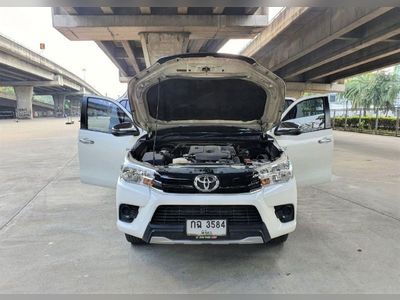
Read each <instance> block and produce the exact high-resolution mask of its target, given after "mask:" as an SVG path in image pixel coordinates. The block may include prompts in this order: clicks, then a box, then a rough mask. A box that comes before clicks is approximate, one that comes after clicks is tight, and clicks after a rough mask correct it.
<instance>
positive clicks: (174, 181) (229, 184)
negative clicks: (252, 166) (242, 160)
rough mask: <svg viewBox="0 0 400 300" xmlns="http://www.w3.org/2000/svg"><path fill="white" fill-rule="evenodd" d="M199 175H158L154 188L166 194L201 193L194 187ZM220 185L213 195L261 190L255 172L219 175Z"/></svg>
mask: <svg viewBox="0 0 400 300" xmlns="http://www.w3.org/2000/svg"><path fill="white" fill-rule="evenodd" d="M197 175H198V174H197V173H196V174H178V173H176V174H172V173H168V174H156V175H155V178H154V185H153V187H154V188H156V189H159V190H162V191H164V192H166V193H190V194H192V193H201V192H200V191H198V190H197V189H196V188H195V187H194V184H193V182H194V178H195V177H196V176H197ZM217 177H218V179H219V181H220V185H219V187H218V188H217V189H216V190H215V191H213V192H212V193H229V194H233V193H249V192H252V191H255V190H257V189H259V188H261V184H260V180H259V179H258V177H257V176H254V173H253V171H251V172H250V171H247V172H243V173H242V174H240V173H231V174H229V173H226V174H218V175H217Z"/></svg>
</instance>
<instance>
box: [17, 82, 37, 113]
mask: <svg viewBox="0 0 400 300" xmlns="http://www.w3.org/2000/svg"><path fill="white" fill-rule="evenodd" d="M14 92H15V95H16V98H17V111H16V116H17V118H18V119H32V97H33V86H15V87H14Z"/></svg>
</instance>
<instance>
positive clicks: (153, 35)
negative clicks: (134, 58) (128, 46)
mask: <svg viewBox="0 0 400 300" xmlns="http://www.w3.org/2000/svg"><path fill="white" fill-rule="evenodd" d="M140 40H141V43H142V48H143V54H144V59H145V61H146V67H149V66H151V65H152V64H154V63H155V62H156V61H157V60H158V59H159V58H160V57H164V56H169V55H174V54H180V53H185V52H186V50H187V47H188V43H189V33H188V32H168V33H165V32H143V33H140Z"/></svg>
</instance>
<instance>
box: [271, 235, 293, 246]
mask: <svg viewBox="0 0 400 300" xmlns="http://www.w3.org/2000/svg"><path fill="white" fill-rule="evenodd" d="M288 236H289V234H285V235H281V236H278V237H276V238H274V239H272V240H270V241H269V244H270V245H281V244H283V243H284V242H286V241H287V239H288Z"/></svg>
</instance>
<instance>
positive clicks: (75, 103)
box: [0, 92, 81, 119]
mask: <svg viewBox="0 0 400 300" xmlns="http://www.w3.org/2000/svg"><path fill="white" fill-rule="evenodd" d="M69 100H71V99H69ZM80 100H81V96H74V98H73V100H72V101H71V102H70V109H69V112H68V113H70V114H71V115H72V116H77V115H79V113H80ZM16 113H17V97H16V95H10V94H7V93H2V92H0V119H2V118H15V117H16ZM56 113H57V111H56V109H55V106H54V104H50V103H45V102H42V101H38V100H36V99H32V115H33V117H51V116H56Z"/></svg>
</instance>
